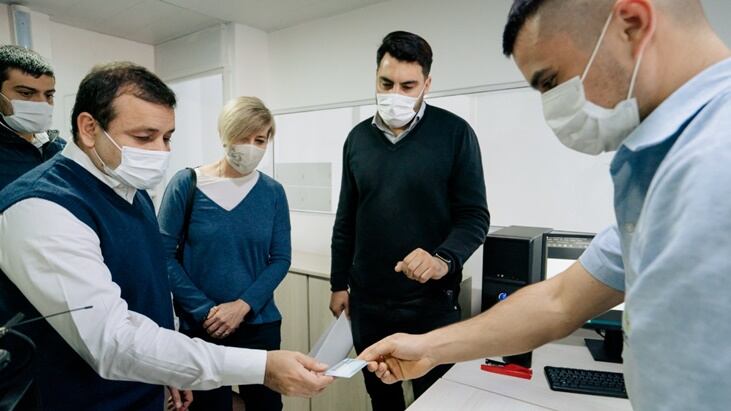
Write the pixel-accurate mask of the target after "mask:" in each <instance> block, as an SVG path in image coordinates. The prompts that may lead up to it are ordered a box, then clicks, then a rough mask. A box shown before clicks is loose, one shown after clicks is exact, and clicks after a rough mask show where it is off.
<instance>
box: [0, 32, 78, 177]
mask: <svg viewBox="0 0 731 411" xmlns="http://www.w3.org/2000/svg"><path fill="white" fill-rule="evenodd" d="M55 86H56V79H55V77H54V75H53V70H52V69H51V66H50V65H49V64H48V63H47V62H46V61H45V60H44V59H43V57H41V56H40V55H39V54H38V53H36V52H34V51H32V50H28V49H26V48H23V47H20V46H13V45H5V46H0V190H2V189H3V188H4V187H5V186H6V185H8V184H10V183H12V182H13V181H15V180H16V179H17V178H18V177H20V176H21V175H23V174H25V173H26V172H28V171H30V170H32V169H33V168H35V167H36V166H38V165H40V164H41V163H43V162H44V161H46V160H48V159H50V158H51V157H53V156H54V155H55V154H56V153H58V152H59V151H61V149H63V147H64V146H65V145H66V141H64V139H62V138H59V137H58V131H56V130H49V128H50V127H51V120H52V114H53V95H54V94H55V93H56V90H55Z"/></svg>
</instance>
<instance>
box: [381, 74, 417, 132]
mask: <svg viewBox="0 0 731 411" xmlns="http://www.w3.org/2000/svg"><path fill="white" fill-rule="evenodd" d="M425 89H426V85H424V88H423V89H421V93H419V96H418V97H410V96H405V95H403V94H398V93H388V94H385V93H378V94H376V102H377V104H378V115H379V116H381V120H383V121H385V122H386V124H388V125H389V127H391V128H401V127H403V126H405V125H407V124H409V121H411V120H413V119H414V116H416V103H418V102H419V99H420V98H421V96H422V95H423V94H424V90H425Z"/></svg>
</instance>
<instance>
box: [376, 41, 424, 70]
mask: <svg viewBox="0 0 731 411" xmlns="http://www.w3.org/2000/svg"><path fill="white" fill-rule="evenodd" d="M386 53H388V54H390V55H391V56H392V57H393V58H395V59H396V60H399V61H405V62H409V63H411V62H417V63H419V65H420V66H421V71H422V72H423V73H424V76H428V75H429V72H430V71H431V63H432V51H431V46H429V43H427V42H426V40H424V39H423V38H422V37H421V36H419V35H416V34H414V33H409V32H407V31H394V32H392V33H389V34H388V35H387V36H386V37H384V38H383V42H382V43H381V47H379V48H378V53H377V54H376V67H380V66H381V60H383V56H384V55H386Z"/></svg>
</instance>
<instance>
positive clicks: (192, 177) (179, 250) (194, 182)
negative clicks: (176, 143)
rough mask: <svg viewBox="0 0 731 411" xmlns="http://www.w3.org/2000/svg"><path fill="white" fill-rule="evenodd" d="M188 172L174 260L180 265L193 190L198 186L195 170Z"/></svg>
mask: <svg viewBox="0 0 731 411" xmlns="http://www.w3.org/2000/svg"><path fill="white" fill-rule="evenodd" d="M188 170H190V189H189V190H188V197H187V199H186V201H185V214H184V216H183V227H182V229H181V231H180V237H179V239H178V248H177V249H176V250H175V258H176V259H177V260H178V261H179V262H180V263H181V264H182V263H183V249H184V248H185V240H187V239H188V226H189V225H190V215H191V214H192V213H193V201H194V200H195V188H196V185H197V184H198V176H197V175H196V174H195V170H194V169H192V168H188Z"/></svg>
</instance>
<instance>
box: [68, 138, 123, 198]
mask: <svg viewBox="0 0 731 411" xmlns="http://www.w3.org/2000/svg"><path fill="white" fill-rule="evenodd" d="M61 155H62V156H64V157H66V158H68V159H70V160H73V161H74V162H75V163H76V164H78V165H80V166H81V167H83V168H84V169H85V170H86V171H88V172H89V173H91V175H93V176H94V177H96V178H97V179H98V180H100V181H101V182H102V183H104V184H106V185H107V186H109V187H110V188H111V189H112V190H114V192H115V193H117V194H118V195H119V196H120V197H122V198H124V199H125V200H126V201H127V202H128V203H130V204H132V202H133V201H134V198H135V194H137V189H136V188H134V187H130V186H128V185H126V184H123V183H121V182H119V181H117V180H115V179H114V178H112V177H109V176H108V175H106V174H104V173H103V172H102V171H101V170H99V169H98V168H97V167H96V166H95V165H94V163H93V162H92V161H91V159H90V158H89V156H87V155H86V153H84V152H83V151H81V149H80V148H79V147H78V146H77V145H76V143H74V142H69V143H68V144H66V147H64V149H63V151H61Z"/></svg>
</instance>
